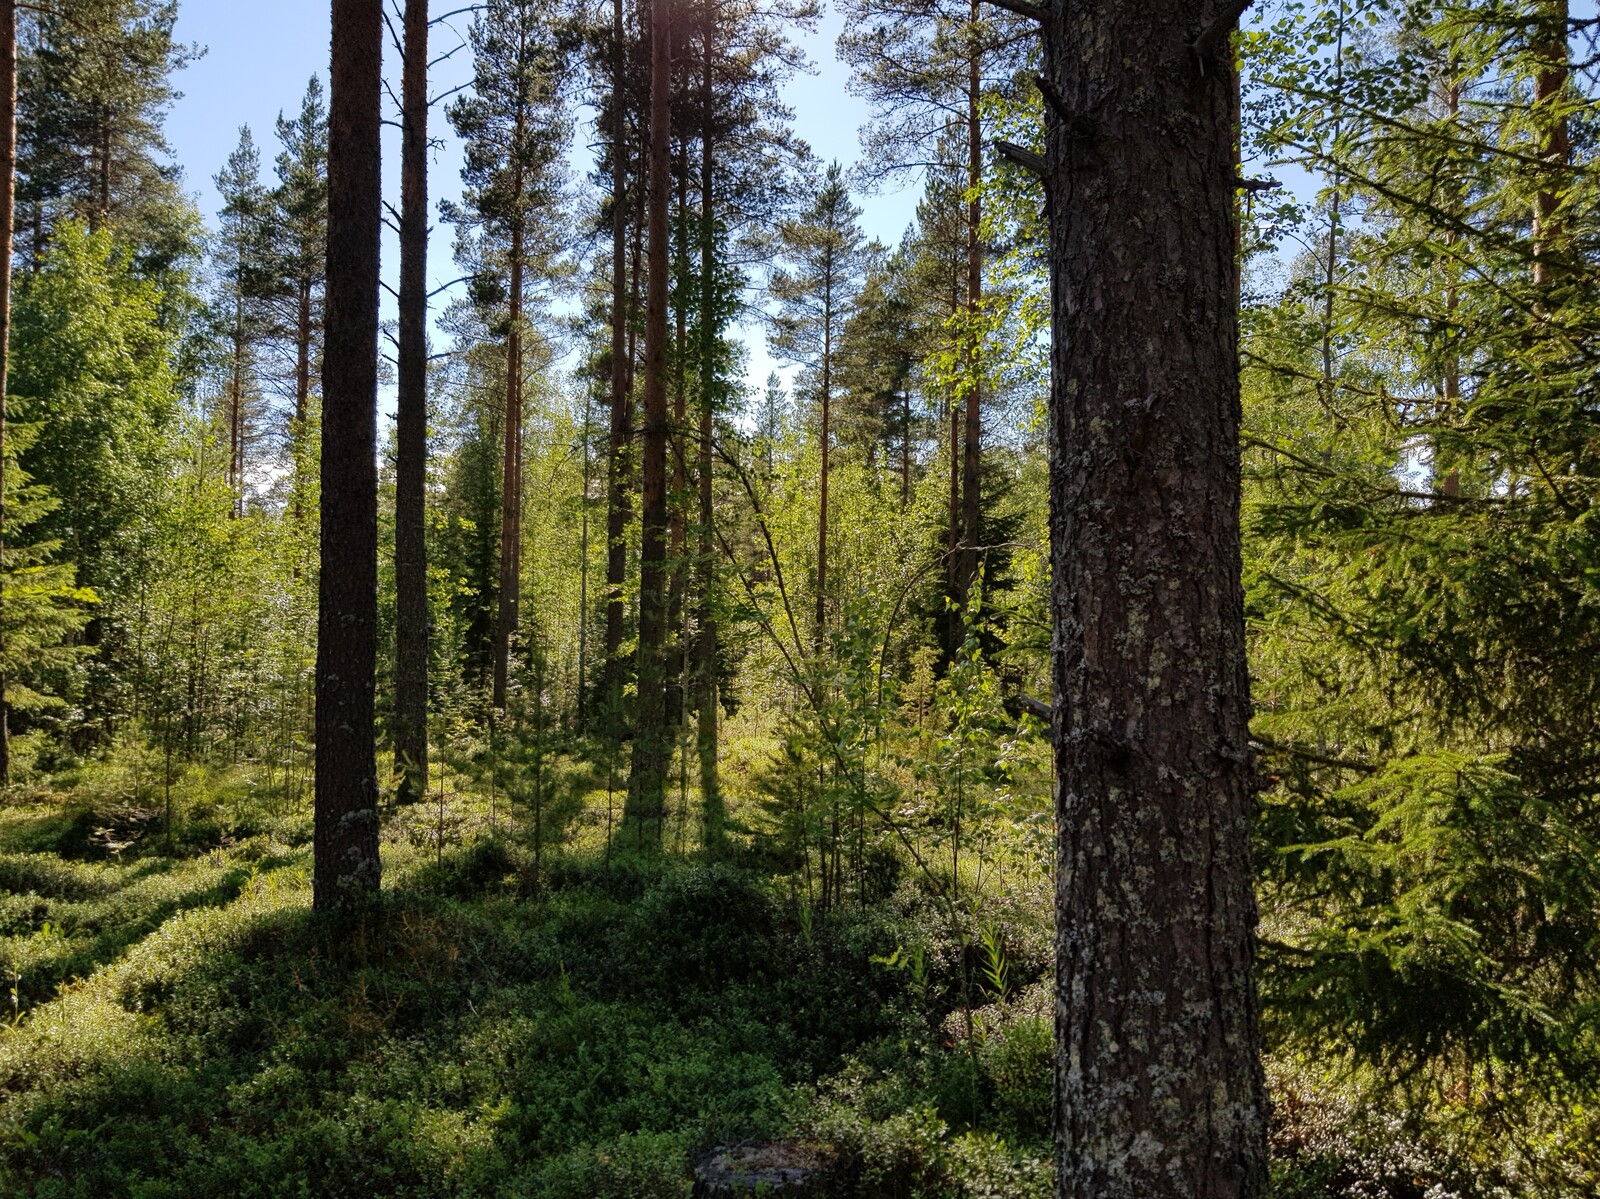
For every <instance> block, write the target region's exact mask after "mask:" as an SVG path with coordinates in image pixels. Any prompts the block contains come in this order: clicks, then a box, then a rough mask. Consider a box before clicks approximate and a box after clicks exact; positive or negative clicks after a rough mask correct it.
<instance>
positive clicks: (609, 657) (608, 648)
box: [602, 0, 633, 736]
mask: <svg viewBox="0 0 1600 1199" xmlns="http://www.w3.org/2000/svg"><path fill="white" fill-rule="evenodd" d="M611 36H612V43H613V53H614V55H615V58H614V60H613V63H612V76H611V429H610V436H609V438H608V440H607V447H606V448H607V453H606V632H605V668H604V679H603V683H602V686H603V691H604V695H605V704H606V720H607V725H608V729H607V731H608V732H609V733H610V734H611V735H613V736H615V735H616V734H617V733H618V732H619V731H620V728H621V725H622V673H623V662H622V634H623V627H622V626H623V621H624V618H625V616H626V614H627V612H626V608H627V600H626V596H625V593H624V585H625V584H626V581H627V573H628V518H629V515H630V508H631V504H630V502H629V485H628V481H629V477H630V474H631V471H630V470H629V455H630V451H631V448H632V441H633V397H632V395H631V381H630V378H629V375H630V372H629V369H628V368H629V365H630V364H629V361H628V350H627V325H628V314H629V305H628V295H627V286H628V280H627V275H628V272H627V261H626V259H627V232H628V213H627V162H628V158H627V137H626V136H625V124H624V111H623V110H624V100H623V95H624V85H625V76H624V71H625V65H626V36H627V30H626V29H625V27H624V24H623V12H622V0H612V5H611Z"/></svg>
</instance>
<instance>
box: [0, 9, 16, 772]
mask: <svg viewBox="0 0 1600 1199" xmlns="http://www.w3.org/2000/svg"><path fill="white" fill-rule="evenodd" d="M0 104H3V105H4V106H5V107H4V108H0V787H9V786H10V785H11V728H10V720H11V706H10V704H9V703H7V701H6V684H7V682H8V681H9V678H10V671H9V670H8V669H7V664H6V654H7V652H8V645H7V642H6V636H5V582H6V577H7V572H6V419H7V403H6V401H7V397H8V394H9V390H10V369H11V255H12V249H13V242H14V238H15V232H16V208H17V4H16V0H0Z"/></svg>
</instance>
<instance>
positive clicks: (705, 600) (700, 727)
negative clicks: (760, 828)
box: [695, 31, 724, 850]
mask: <svg viewBox="0 0 1600 1199" xmlns="http://www.w3.org/2000/svg"><path fill="white" fill-rule="evenodd" d="M704 65H705V74H704V75H703V77H702V80H701V88H700V97H701V104H702V111H704V112H707V113H709V112H710V111H711V99H712V92H711V35H710V32H709V31H708V32H707V33H706V35H705V64H704ZM712 164H713V153H712V139H711V132H710V129H709V128H708V129H707V130H706V133H705V135H704V136H703V137H702V138H701V140H700V462H699V480H698V482H699V485H700V496H699V498H700V543H699V546H698V550H699V555H698V560H699V564H700V572H699V573H700V579H699V593H700V612H699V622H700V630H699V639H698V642H697V644H696V648H695V659H696V662H695V666H696V670H695V674H696V678H697V681H698V683H699V696H698V702H697V704H696V710H697V713H698V719H697V720H696V724H695V732H696V738H697V741H696V748H697V750H698V752H699V757H700V806H701V810H702V811H703V812H704V814H705V820H704V834H703V844H704V845H705V846H706V848H707V849H712V850H715V849H717V848H719V847H720V846H721V844H722V839H723V818H724V813H723V807H722V789H721V785H720V783H719V781H718V776H717V752H718V745H717V742H718V718H719V717H720V715H721V713H720V711H719V700H718V697H717V616H716V596H715V594H714V588H715V587H716V578H717V559H716V547H715V546H714V545H713V544H712V530H711V521H712V516H713V513H712V499H713V490H712V483H713V482H714V480H713V477H712V470H713V465H714V460H713V458H712V453H711V449H712V438H713V436H714V434H715V423H714V420H715V408H714V391H713V389H714V386H715V383H716V379H715V373H714V371H713V367H712V363H713V361H714V357H715V352H716V338H717V332H718V330H717V327H716V324H715V323H714V321H713V319H712V312H713V310H714V307H715V304H716V208H715V198H714V196H715V193H714V191H713V184H714V182H715V179H714V177H713V174H712Z"/></svg>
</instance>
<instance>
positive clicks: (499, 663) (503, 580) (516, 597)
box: [494, 100, 527, 709]
mask: <svg viewBox="0 0 1600 1199" xmlns="http://www.w3.org/2000/svg"><path fill="white" fill-rule="evenodd" d="M526 119H527V117H526V110H525V109H524V108H523V106H522V104H521V102H520V100H519V102H518V108H517V118H516V133H515V135H514V145H515V147H516V149H515V150H514V153H515V154H516V155H517V166H516V177H515V181H514V182H513V185H512V186H513V188H514V189H515V190H514V193H513V194H514V195H515V196H516V197H517V199H516V201H515V202H516V203H517V204H519V205H520V204H521V203H522V193H523V188H524V184H525V180H524V178H523V169H522V165H521V164H522V147H523V140H524V138H525V136H526ZM524 238H525V232H524V229H523V219H522V214H521V212H520V211H519V212H518V213H517V214H516V215H515V216H514V217H513V218H512V222H511V250H510V255H509V258H510V262H509V265H510V273H511V279H510V305H509V308H510V311H509V313H508V320H509V323H510V328H509V330H508V332H507V334H506V406H505V430H504V433H505V454H504V458H503V461H502V463H501V472H500V473H501V485H500V607H499V613H498V618H497V620H496V624H495V644H494V706H495V707H497V708H502V709H503V708H504V707H505V706H506V686H507V681H508V677H509V674H510V668H511V639H512V638H513V637H514V636H515V635H516V632H517V627H518V620H519V613H518V607H519V603H520V600H521V585H522V277H523V270H524V265H523V261H522V260H523V254H524Z"/></svg>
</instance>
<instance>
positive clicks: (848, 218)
mask: <svg viewBox="0 0 1600 1199" xmlns="http://www.w3.org/2000/svg"><path fill="white" fill-rule="evenodd" d="M860 215H861V210H860V209H859V208H857V207H856V206H855V204H853V203H852V202H851V200H850V191H849V188H848V187H846V186H845V182H844V173H843V171H842V170H841V169H840V167H839V164H838V163H837V162H835V163H833V164H831V165H830V166H829V167H828V169H827V173H826V175H825V176H824V177H823V179H822V180H821V184H820V187H819V188H818V189H817V193H816V199H815V200H814V201H813V202H812V204H811V206H810V207H809V208H808V209H807V210H806V211H805V212H804V213H803V214H802V215H801V216H800V217H799V218H798V219H796V220H794V221H790V222H787V223H786V224H785V225H784V226H783V228H782V239H783V251H784V255H785V257H786V258H787V259H788V260H789V261H790V262H792V263H793V264H794V266H793V269H792V270H779V271H776V272H774V274H773V277H772V294H773V298H774V299H775V300H776V301H777V303H778V310H777V314H776V316H775V317H774V327H775V332H776V337H775V338H774V346H773V348H774V350H775V351H776V352H777V353H778V354H779V355H780V356H782V357H784V358H787V359H789V360H790V361H793V362H801V363H804V364H805V366H806V369H807V381H806V390H808V391H809V392H811V394H812V395H814V396H815V398H816V403H817V413H818V422H819V424H818V441H817V445H818V453H819V462H820V470H819V473H818V476H817V592H816V628H817V636H818V637H819V638H820V637H821V636H822V634H823V632H824V630H825V629H826V628H827V611H828V607H827V605H828V598H827V597H828V457H829V452H830V451H831V449H832V428H831V423H832V416H833V393H834V371H835V369H836V367H837V362H836V352H837V347H838V345H839V342H840V339H841V337H842V335H843V331H844V327H845V323H846V322H847V321H848V320H849V319H850V317H851V315H852V313H853V312H854V311H855V304H856V297H857V295H858V293H859V291H860V288H861V270H862V266H863V261H864V253H865V251H864V248H863V245H862V235H861V229H860V226H859V224H858V223H857V222H858V219H859V218H860Z"/></svg>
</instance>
